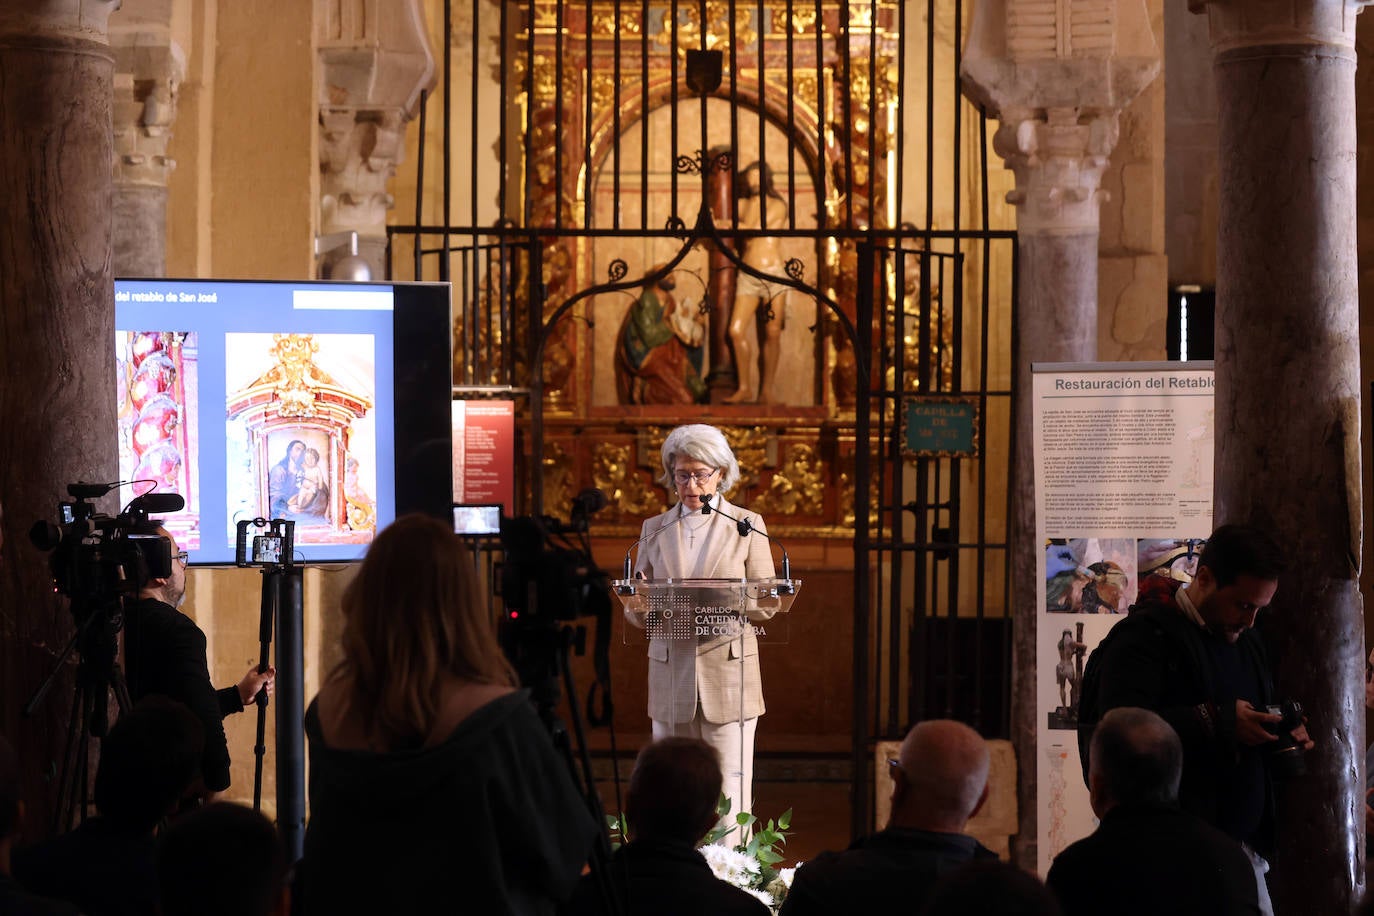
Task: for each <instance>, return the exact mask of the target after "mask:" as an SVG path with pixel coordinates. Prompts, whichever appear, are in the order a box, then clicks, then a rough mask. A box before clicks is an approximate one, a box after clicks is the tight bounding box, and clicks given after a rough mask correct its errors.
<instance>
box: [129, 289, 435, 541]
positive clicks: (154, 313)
mask: <svg viewBox="0 0 1374 916" xmlns="http://www.w3.org/2000/svg"><path fill="white" fill-rule="evenodd" d="M450 299H451V296H450V288H449V286H448V284H446V283H433V284H430V283H329V282H319V281H303V282H259V281H225V280H163V279H158V280H132V279H120V280H116V281H115V341H114V344H115V362H116V380H117V391H116V393H115V396H116V398H117V400H118V417H119V429H118V437H119V470H120V479H121V480H122V481H128V482H132V483H130V484H128V485H126V486H125V487H123V488H122V489H121V495H120V498H121V505H122V504H124V503H127V502H128V501H129V500H130V499H132V498H133V497H134V496H138V495H142V494H143V493H146V492H159V493H168V492H174V493H180V494H181V495H182V496H184V497H185V499H186V509H185V510H184V511H182V512H179V513H175V514H172V515H168V516H166V517H165V522H166V525H167V528H168V529H169V530H170V531H171V532H172V533H173V534H174V535H175V536H176V538H177V541H178V543H179V544H180V545H181V549H183V550H185V551H187V552H188V554H189V555H190V562H191V563H193V564H201V565H227V564H232V563H233V562H234V547H235V537H236V533H237V532H236V527H237V523H238V522H239V521H240V520H241V519H254V518H282V519H287V520H290V521H294V522H295V524H296V537H295V554H296V557H295V559H296V560H297V561H298V562H341V561H348V560H355V559H359V558H361V556H362V555H363V553H364V552H365V551H366V548H367V545H368V544H369V543H370V542H371V541H372V538H373V536H374V535H375V534H376V532H377V531H378V530H380V529H381V528H383V527H385V526H386V525H387V524H388V523H389V522H391V521H392V520H393V519H394V518H395V517H396V516H397V515H402V514H405V513H407V512H425V513H428V514H431V515H435V516H437V517H440V518H445V517H448V516H449V514H450V512H451V511H452V507H453V486H452V470H451V468H452V453H453V439H452V419H451V411H450V406H449V405H450V401H451V398H452V352H451V349H450V343H449V341H450V334H451V330H450V328H451V324H450V311H451V303H450Z"/></svg>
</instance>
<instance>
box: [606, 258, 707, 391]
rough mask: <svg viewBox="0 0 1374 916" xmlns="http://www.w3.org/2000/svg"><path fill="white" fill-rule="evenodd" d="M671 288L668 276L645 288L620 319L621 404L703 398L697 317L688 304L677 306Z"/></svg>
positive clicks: (617, 362) (702, 333)
mask: <svg viewBox="0 0 1374 916" xmlns="http://www.w3.org/2000/svg"><path fill="white" fill-rule="evenodd" d="M656 269H657V268H656ZM675 286H676V283H675V280H674V275H673V274H672V273H669V274H668V275H667V276H665V277H662V278H660V279H659V281H658V282H657V283H654V284H647V283H646V284H645V285H644V287H643V290H642V291H641V293H640V295H639V298H638V299H637V300H635V302H634V304H633V305H631V306H630V309H629V311H628V312H626V313H625V320H624V322H623V323H622V324H621V326H620V341H619V345H618V346H617V347H616V353H615V380H616V391H617V393H618V394H619V396H620V403H622V404H695V403H698V402H699V401H702V400H704V398H705V396H706V382H705V381H704V380H703V379H702V377H701V356H702V343H703V340H704V338H705V328H704V327H703V324H702V317H701V315H700V314H698V313H697V312H696V310H695V309H693V308H692V307H691V302H690V300H689V301H686V302H683V303H680V304H679V303H678V301H677V299H676V298H675V297H674V296H673V288H674V287H675Z"/></svg>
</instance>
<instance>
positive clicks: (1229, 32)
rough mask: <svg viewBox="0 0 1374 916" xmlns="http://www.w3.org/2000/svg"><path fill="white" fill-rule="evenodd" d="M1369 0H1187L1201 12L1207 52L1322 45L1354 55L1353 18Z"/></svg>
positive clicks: (1190, 6) (1197, 11)
mask: <svg viewBox="0 0 1374 916" xmlns="http://www.w3.org/2000/svg"><path fill="white" fill-rule="evenodd" d="M1372 2H1374V0H1267V2H1264V3H1256V2H1254V0H1188V8H1189V9H1190V10H1192V11H1193V12H1195V13H1202V12H1206V14H1207V25H1208V31H1209V33H1210V37H1211V42H1212V51H1213V53H1215V54H1222V53H1225V52H1227V51H1235V50H1239V49H1242V48H1247V47H1251V48H1253V47H1269V46H1274V45H1323V46H1328V47H1331V48H1339V49H1343V50H1345V51H1348V52H1349V53H1350V54H1351V55H1352V56H1353V54H1354V51H1355V17H1356V16H1357V15H1358V14H1359V12H1360V10H1361V9H1362V8H1364V7H1366V6H1369V5H1371V3H1372Z"/></svg>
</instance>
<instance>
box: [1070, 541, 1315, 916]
mask: <svg viewBox="0 0 1374 916" xmlns="http://www.w3.org/2000/svg"><path fill="white" fill-rule="evenodd" d="M1285 568H1286V563H1285V560H1284V556H1283V550H1282V548H1281V547H1280V546H1279V544H1278V543H1277V542H1276V541H1275V540H1274V539H1273V537H1272V536H1271V535H1270V534H1268V533H1267V532H1265V531H1263V530H1261V529H1259V528H1255V527H1252V526H1250V525H1223V526H1221V527H1220V528H1218V529H1217V530H1216V531H1214V532H1212V536H1211V537H1210V538H1208V540H1207V543H1206V546H1204V547H1203V549H1202V554H1201V556H1200V557H1199V559H1198V571H1197V576H1196V577H1195V578H1194V579H1193V581H1191V582H1189V583H1188V584H1187V585H1183V586H1180V585H1179V583H1177V582H1175V581H1173V580H1170V579H1166V578H1164V577H1161V576H1146V577H1145V578H1144V579H1142V580H1141V584H1140V594H1139V597H1138V599H1137V602H1136V604H1135V605H1134V606H1133V607H1132V608H1131V613H1130V616H1129V617H1127V618H1126V619H1125V620H1123V621H1121V623H1119V624H1118V625H1117V626H1116V627H1115V628H1113V630H1112V631H1111V632H1110V633H1109V634H1108V635H1107V637H1106V638H1105V639H1104V640H1103V642H1102V645H1101V646H1100V647H1099V648H1098V649H1097V651H1096V652H1094V653H1093V658H1092V659H1090V660H1089V671H1087V672H1085V693H1084V699H1085V702H1084V705H1085V706H1088V705H1089V698H1088V696H1087V689H1086V681H1087V680H1088V679H1089V678H1090V677H1093V675H1094V672H1093V670H1092V669H1097V676H1098V677H1100V683H1099V684H1097V685H1095V686H1094V688H1093V690H1094V693H1095V694H1096V696H1095V697H1094V698H1093V699H1092V701H1091V708H1087V709H1084V710H1082V711H1081V713H1082V718H1081V722H1082V723H1083V724H1082V725H1080V729H1081V730H1080V740H1081V738H1082V737H1084V736H1085V735H1086V734H1087V731H1086V729H1085V728H1083V726H1085V725H1089V724H1091V723H1094V722H1096V721H1098V720H1100V719H1101V717H1102V716H1103V715H1105V714H1106V713H1107V711H1108V710H1110V709H1114V708H1116V707H1118V706H1139V707H1141V708H1144V709H1149V710H1151V711H1152V712H1155V713H1158V714H1159V715H1160V716H1161V717H1163V718H1164V720H1165V721H1166V722H1168V723H1169V724H1170V725H1171V726H1173V728H1174V731H1176V732H1178V736H1179V738H1180V739H1182V742H1183V779H1182V782H1181V784H1180V786H1179V804H1180V805H1181V806H1182V807H1183V808H1184V809H1185V810H1187V811H1191V812H1192V813H1194V814H1197V815H1198V816H1200V817H1202V818H1203V819H1204V820H1206V821H1208V822H1209V823H1211V824H1212V825H1214V826H1215V827H1217V828H1219V829H1220V830H1222V831H1224V832H1225V833H1228V834H1230V835H1231V836H1232V837H1233V838H1235V839H1236V840H1238V841H1240V843H1241V844H1242V845H1243V846H1244V847H1245V851H1246V853H1247V854H1248V855H1249V856H1250V859H1251V861H1252V863H1253V864H1254V866H1255V871H1256V875H1257V879H1258V885H1259V892H1260V909H1261V912H1265V913H1271V912H1272V911H1273V910H1272V905H1270V904H1269V896H1268V892H1267V889H1266V886H1265V881H1264V877H1263V875H1264V873H1265V872H1266V871H1268V868H1269V866H1268V863H1267V862H1265V860H1264V858H1263V856H1264V855H1265V854H1266V853H1268V851H1269V850H1270V848H1271V845H1272V841H1273V812H1274V795H1273V784H1272V780H1273V777H1274V776H1275V775H1277V774H1279V773H1280V772H1281V771H1279V769H1278V767H1279V766H1280V764H1279V763H1277V762H1276V761H1277V758H1278V757H1279V756H1283V757H1285V758H1292V757H1298V758H1300V757H1301V755H1302V753H1303V752H1304V751H1306V750H1310V749H1311V748H1312V746H1313V744H1312V741H1311V739H1310V738H1309V737H1308V735H1307V728H1306V726H1304V725H1303V724H1302V722H1301V721H1300V720H1299V721H1298V722H1297V724H1296V726H1295V727H1292V728H1290V729H1289V730H1288V731H1287V732H1284V733H1282V734H1280V731H1281V729H1280V728H1279V723H1280V722H1281V721H1282V720H1283V716H1281V715H1277V714H1274V713H1272V712H1269V711H1267V710H1268V707H1270V706H1272V705H1275V704H1278V702H1279V698H1277V697H1276V696H1275V694H1274V685H1273V677H1272V674H1271V673H1270V668H1269V659H1268V656H1267V654H1266V652H1265V648H1264V644H1263V642H1262V641H1261V640H1260V638H1259V636H1258V635H1257V634H1256V633H1255V632H1254V630H1253V629H1252V628H1253V627H1254V625H1255V618H1256V616H1257V615H1258V614H1259V612H1260V610H1261V609H1263V608H1264V607H1266V606H1268V604H1269V602H1270V601H1271V600H1272V599H1273V597H1274V593H1275V591H1277V590H1278V585H1279V575H1280V574H1281V573H1283V572H1284V570H1285ZM1098 656H1101V657H1100V658H1099V657H1098ZM1285 747H1286V748H1288V751H1289V752H1288V753H1287V754H1284V755H1280V754H1278V753H1277V752H1278V751H1280V750H1282V749H1283V748H1285Z"/></svg>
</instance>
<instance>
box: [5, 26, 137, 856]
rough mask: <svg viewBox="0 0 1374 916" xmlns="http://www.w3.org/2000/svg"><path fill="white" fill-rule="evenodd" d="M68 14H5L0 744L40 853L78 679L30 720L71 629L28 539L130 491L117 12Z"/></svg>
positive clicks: (68, 672) (67, 678) (55, 692)
mask: <svg viewBox="0 0 1374 916" xmlns="http://www.w3.org/2000/svg"><path fill="white" fill-rule="evenodd" d="M63 6H64V4H61V3H55V4H48V5H45V7H44V11H43V12H41V13H30V12H27V11H24V12H15V11H14V10H9V11H4V12H0V223H2V224H3V226H0V374H3V380H0V495H2V496H3V499H4V501H5V504H4V526H5V527H4V530H5V534H6V535H7V537H5V538H4V547H3V549H2V550H0V696H3V697H4V702H3V703H0V733H4V734H5V735H6V736H7V737H8V738H9V739H10V741H11V742H12V743H14V744H15V746H16V748H17V750H18V753H19V755H20V758H21V761H22V763H21V769H22V771H23V773H24V774H25V776H26V781H25V784H24V786H23V789H24V797H25V799H26V801H27V802H28V803H29V812H30V814H29V817H28V823H27V826H28V827H29V829H30V831H31V832H30V833H29V834H27V838H29V839H38V838H40V836H41V834H42V831H43V830H45V829H46V828H47V826H48V822H49V817H48V815H49V814H50V812H51V809H52V807H53V803H54V801H55V796H56V786H55V780H42V779H40V778H39V776H40V774H43V773H46V772H48V771H49V770H50V768H51V767H53V766H54V765H58V766H59V767H60V763H59V761H58V757H59V755H60V752H61V750H62V747H63V743H64V738H65V727H66V721H67V718H68V715H69V712H70V709H71V703H72V689H73V678H72V668H71V666H64V670H63V672H62V674H61V675H60V676H59V677H58V678H57V681H56V683H55V686H54V687H53V689H52V690H51V691H50V692H49V694H48V696H47V699H46V701H45V702H44V704H43V705H42V706H40V707H39V708H38V710H37V712H36V714H35V715H34V716H33V717H32V718H25V717H23V716H21V714H20V709H21V707H22V705H23V704H24V702H25V701H26V700H27V698H28V697H29V695H30V694H31V693H33V691H34V690H35V688H37V687H38V685H39V684H40V682H41V681H42V680H43V678H44V677H45V676H46V675H47V673H48V672H49V671H50V670H51V669H52V668H54V667H55V666H56V662H57V656H58V654H59V653H60V652H61V650H62V648H63V646H64V645H65V644H66V642H67V639H68V638H69V637H70V635H71V634H72V632H73V627H72V616H71V614H70V612H69V610H68V606H67V602H66V601H65V600H63V599H60V598H58V597H57V596H55V595H54V594H53V589H52V584H51V582H52V580H51V575H50V573H49V570H48V564H47V557H46V556H45V555H44V554H42V553H40V552H39V551H38V550H37V549H36V548H34V547H33V546H32V545H31V544H30V543H29V541H28V538H27V537H25V536H24V533H25V532H26V531H27V530H28V528H29V526H30V525H31V524H33V522H34V521H35V520H38V519H46V520H50V521H51V520H54V519H55V517H56V515H57V503H58V501H59V500H63V499H67V498H68V497H67V493H66V489H65V485H66V484H67V483H70V482H72V481H77V480H83V481H112V480H115V479H116V478H117V476H118V465H117V460H116V450H115V397H114V394H115V374H114V360H113V359H112V355H113V354H112V350H111V344H112V342H113V340H114V289H113V284H112V281H111V273H110V219H111V194H110V184H111V180H110V162H111V156H112V136H111V107H112V99H113V88H112V86H113V77H114V61H113V57H112V55H111V54H110V51H109V48H108V46H107V45H106V44H105V43H104V42H103V38H104V28H105V21H104V17H105V16H106V15H108V13H109V10H110V8H112V7H113V6H114V4H113V3H82V4H79V5H77V4H65V6H66V7H68V10H67V11H66V12H65V13H64V12H62V11H60V8H61V7H63ZM78 6H79V8H78ZM65 20H70V22H68V21H65ZM100 508H101V509H102V510H108V508H109V507H108V506H106V505H101V506H100ZM34 834H38V835H37V836H35V835H34Z"/></svg>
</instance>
